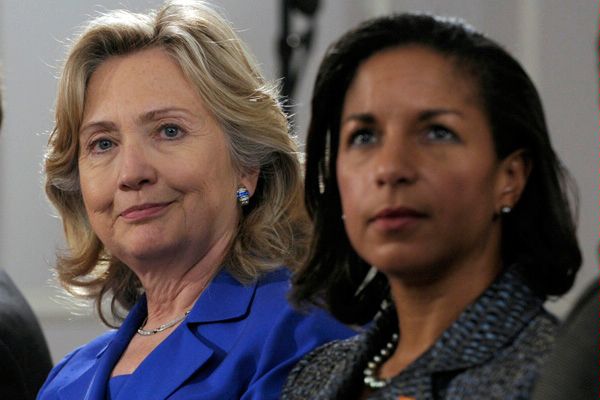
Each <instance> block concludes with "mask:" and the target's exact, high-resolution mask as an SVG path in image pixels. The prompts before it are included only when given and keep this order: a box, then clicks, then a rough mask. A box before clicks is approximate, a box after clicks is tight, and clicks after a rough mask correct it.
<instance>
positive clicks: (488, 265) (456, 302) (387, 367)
mask: <svg viewBox="0 0 600 400" xmlns="http://www.w3.org/2000/svg"><path fill="white" fill-rule="evenodd" d="M445 270H446V271H450V272H448V273H445V274H443V275H442V276H438V277H436V278H435V279H430V280H428V281H426V282H414V281H407V280H405V279H402V278H399V277H394V276H388V280H389V283H390V291H391V295H392V300H393V302H394V305H395V307H396V312H397V315H398V324H399V332H400V338H399V341H398V345H397V347H396V350H395V351H394V353H393V355H392V356H391V357H390V358H389V359H388V360H387V361H386V362H385V363H384V364H383V366H382V368H381V371H380V375H381V376H382V377H392V376H396V375H398V373H400V372H401V371H402V370H403V369H404V368H406V367H407V366H408V365H410V364H411V363H412V362H414V361H415V360H416V359H417V358H418V357H419V356H420V355H422V354H423V353H424V352H426V351H427V350H428V349H429V348H430V347H431V346H432V345H433V344H434V343H435V342H436V340H437V339H438V338H439V337H440V335H441V334H442V333H443V332H444V331H445V330H446V329H448V328H449V327H450V325H452V323H453V322H454V321H455V320H456V319H457V318H458V317H459V315H460V314H461V313H462V312H463V311H464V310H465V308H467V307H468V306H469V305H470V304H471V303H473V302H474V301H475V300H476V299H477V297H479V296H480V295H481V294H482V293H483V292H484V291H485V289H486V288H487V287H488V286H489V285H490V284H491V283H492V282H493V281H494V279H495V278H496V276H497V275H498V273H499V272H500V270H501V262H500V260H499V257H497V261H492V262H490V261H486V262H477V261H476V260H471V261H470V262H468V263H465V264H464V265H463V266H462V267H459V268H456V267H455V268H447V269H445Z"/></svg>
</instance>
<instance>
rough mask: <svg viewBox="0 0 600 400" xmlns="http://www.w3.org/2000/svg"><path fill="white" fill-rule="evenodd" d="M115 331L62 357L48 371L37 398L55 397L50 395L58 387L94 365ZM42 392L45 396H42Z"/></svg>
mask: <svg viewBox="0 0 600 400" xmlns="http://www.w3.org/2000/svg"><path fill="white" fill-rule="evenodd" d="M115 333H116V331H114V330H110V331H108V332H106V333H104V334H102V335H100V336H98V337H97V338H95V339H94V340H92V341H91V342H89V343H87V344H85V345H83V346H81V347H79V348H77V349H75V350H73V351H72V352H71V353H69V354H67V355H66V356H65V357H63V359H62V360H61V361H60V362H59V363H58V364H56V366H55V367H54V368H52V371H50V374H49V375H48V378H47V379H46V382H45V383H44V385H43V386H42V389H41V390H40V395H39V398H40V399H42V398H55V397H53V396H52V393H54V392H55V391H56V390H58V388H61V387H63V386H65V385H67V384H68V383H70V382H72V381H74V380H75V379H77V378H78V377H79V376H81V375H82V374H83V373H84V372H85V371H87V370H89V369H90V368H92V367H94V365H95V364H96V361H97V358H98V356H99V355H100V354H101V353H102V352H103V351H104V350H105V349H106V347H107V346H108V344H109V343H110V342H111V341H112V339H113V338H114V336H115ZM42 394H44V396H46V397H44V396H42Z"/></svg>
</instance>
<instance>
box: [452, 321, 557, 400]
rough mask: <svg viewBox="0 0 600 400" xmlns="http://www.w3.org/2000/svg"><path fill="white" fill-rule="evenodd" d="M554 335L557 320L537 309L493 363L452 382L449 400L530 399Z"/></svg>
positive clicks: (551, 346) (467, 372)
mask: <svg viewBox="0 0 600 400" xmlns="http://www.w3.org/2000/svg"><path fill="white" fill-rule="evenodd" d="M557 331H558V322H557V320H556V318H555V317H554V316H552V315H551V314H549V313H548V312H546V311H545V310H544V309H540V311H539V313H538V314H537V315H536V316H534V317H533V318H532V319H531V320H530V321H529V322H528V323H527V324H526V325H525V327H524V329H523V330H521V331H520V332H519V333H518V335H517V336H515V337H514V339H513V340H512V341H510V342H509V343H507V345H506V346H505V347H504V348H503V349H501V350H500V351H499V352H498V353H497V354H496V355H495V356H494V358H493V359H491V360H490V361H489V362H487V363H485V364H484V365H482V366H480V367H477V368H473V369H470V370H467V371H466V372H465V373H463V374H461V375H459V376H458V377H457V378H456V379H455V380H453V382H452V384H451V387H450V388H449V393H448V394H449V395H450V394H451V395H452V396H449V398H465V396H466V397H469V396H477V395H481V396H485V397H486V398H489V399H503V400H505V399H507V400H510V399H515V400H516V399H528V398H530V396H531V392H532V389H533V385H534V383H535V381H536V380H537V378H538V375H539V372H540V369H541V367H542V365H543V363H544V361H545V360H546V359H547V357H548V356H549V354H550V353H551V351H552V349H553V345H554V339H555V337H556V333H557ZM472 390H475V391H476V392H477V394H475V393H473V392H472ZM465 391H469V392H470V393H466V392H465ZM453 396H454V397H453Z"/></svg>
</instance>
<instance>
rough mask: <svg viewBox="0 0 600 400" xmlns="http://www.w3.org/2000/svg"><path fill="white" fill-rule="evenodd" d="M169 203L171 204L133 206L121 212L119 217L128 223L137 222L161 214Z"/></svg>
mask: <svg viewBox="0 0 600 400" xmlns="http://www.w3.org/2000/svg"><path fill="white" fill-rule="evenodd" d="M171 203H172V202H170V201H169V202H163V203H145V204H139V205H135V206H133V207H129V208H128V209H127V210H125V211H123V212H122V213H121V214H120V216H121V217H122V218H124V219H126V220H129V221H139V220H143V219H147V218H151V217H155V216H158V215H160V214H161V213H163V212H164V210H165V209H166V208H167V207H168V206H169V205H170V204H171Z"/></svg>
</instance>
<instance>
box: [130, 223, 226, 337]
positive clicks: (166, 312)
mask: <svg viewBox="0 0 600 400" xmlns="http://www.w3.org/2000/svg"><path fill="white" fill-rule="evenodd" d="M230 238H231V235H223V236H222V237H220V238H219V239H218V240H217V241H216V242H215V243H214V244H213V245H212V246H210V247H209V248H208V249H207V251H206V252H205V254H202V255H200V258H199V259H197V260H194V259H192V258H190V257H181V256H180V257H176V258H174V259H171V260H170V261H169V262H167V263H164V264H162V265H160V266H159V265H151V266H150V267H148V265H147V264H146V265H145V267H144V268H137V269H134V268H132V269H134V271H135V272H136V274H137V276H138V277H139V279H140V282H141V283H142V286H143V288H144V290H145V293H146V300H147V305H148V320H147V326H150V327H152V326H157V325H160V324H162V323H164V322H166V321H170V320H172V319H173V318H176V317H178V316H180V315H183V314H184V313H185V312H186V311H188V310H190V309H191V308H192V306H193V305H194V303H195V302H196V300H197V299H198V297H200V295H201V294H202V292H203V291H204V289H205V288H206V287H207V286H208V284H209V283H210V281H211V280H212V278H213V277H214V276H215V275H216V274H217V273H218V271H219V269H220V268H221V264H222V262H223V258H224V257H225V254H226V252H227V250H228V249H229V243H230V242H231V240H230ZM188 247H192V246H188Z"/></svg>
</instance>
